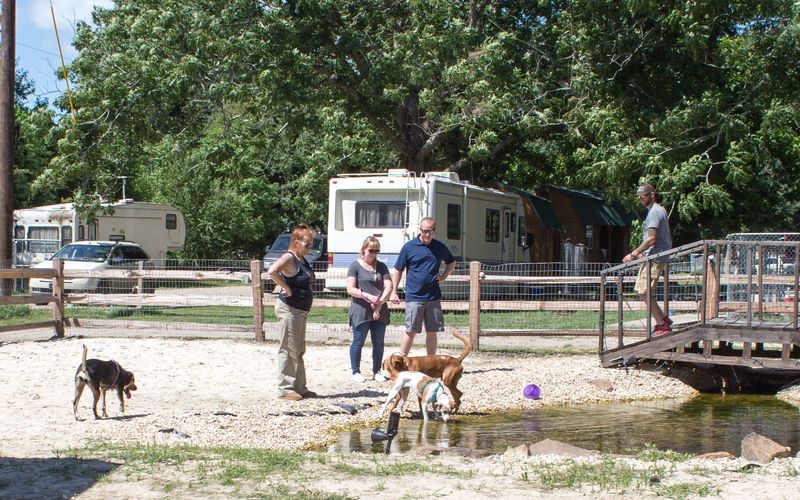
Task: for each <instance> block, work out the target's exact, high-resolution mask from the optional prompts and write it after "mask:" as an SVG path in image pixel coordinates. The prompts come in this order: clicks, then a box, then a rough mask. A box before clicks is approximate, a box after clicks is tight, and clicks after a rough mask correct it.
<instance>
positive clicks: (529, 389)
mask: <svg viewBox="0 0 800 500" xmlns="http://www.w3.org/2000/svg"><path fill="white" fill-rule="evenodd" d="M522 394H524V395H525V397H526V398H528V399H539V398H540V397H541V394H540V391H539V386H538V385H536V384H528V385H526V386H525V389H523V390H522Z"/></svg>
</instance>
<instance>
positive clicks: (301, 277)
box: [267, 224, 317, 401]
mask: <svg viewBox="0 0 800 500" xmlns="http://www.w3.org/2000/svg"><path fill="white" fill-rule="evenodd" d="M314 236H316V235H315V234H314V231H312V230H311V229H309V228H308V226H306V225H305V224H298V225H297V227H296V228H294V231H292V241H291V243H289V250H288V251H287V252H286V253H285V254H283V255H281V256H280V258H278V260H276V261H275V262H274V263H273V264H272V265H271V266H270V267H269V270H268V271H267V273H268V274H269V277H270V278H271V279H272V281H274V282H275V283H277V284H278V285H279V286H280V287H281V292H280V294H279V295H278V300H277V301H276V302H275V316H276V317H277V318H278V335H279V337H280V346H279V347H278V393H279V394H278V399H283V400H288V401H299V400H301V399H304V398H315V397H317V395H316V393H314V392H312V391H309V390H308V387H306V366H305V363H304V361H303V355H304V354H305V352H306V320H307V319H308V312H309V311H310V310H311V303H312V302H313V300H314V295H313V293H312V291H311V284H312V283H313V282H314V271H312V270H311V265H310V264H309V263H308V261H306V259H305V256H306V255H308V253H309V252H310V251H311V248H312V247H313V246H314Z"/></svg>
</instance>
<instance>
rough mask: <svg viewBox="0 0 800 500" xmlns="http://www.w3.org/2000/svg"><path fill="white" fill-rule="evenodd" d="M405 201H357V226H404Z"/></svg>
mask: <svg viewBox="0 0 800 500" xmlns="http://www.w3.org/2000/svg"><path fill="white" fill-rule="evenodd" d="M404 208H405V207H404V205H403V202H373V201H370V202H364V201H359V202H356V227H403V222H404V220H403V219H404V218H403V214H404V211H405V210H404Z"/></svg>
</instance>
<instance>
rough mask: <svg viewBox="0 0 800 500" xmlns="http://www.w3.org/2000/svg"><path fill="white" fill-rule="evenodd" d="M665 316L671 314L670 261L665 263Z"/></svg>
mask: <svg viewBox="0 0 800 500" xmlns="http://www.w3.org/2000/svg"><path fill="white" fill-rule="evenodd" d="M664 316H669V261H667V262H666V264H664Z"/></svg>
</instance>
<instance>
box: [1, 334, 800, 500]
mask: <svg viewBox="0 0 800 500" xmlns="http://www.w3.org/2000/svg"><path fill="white" fill-rule="evenodd" d="M83 333H84V334H87V335H90V337H89V338H81V337H82V336H83V335H81V334H78V335H75V331H73V334H72V336H69V337H67V338H66V339H60V340H48V341H41V340H40V341H35V340H32V339H31V338H30V337H28V338H27V340H17V341H13V342H9V341H8V338H5V339H4V340H5V343H2V344H0V366H1V367H2V372H0V373H1V374H0V400H2V405H0V429H2V433H3V439H2V441H0V498H71V497H76V498H108V497H116V498H164V497H174V498H187V497H196V498H200V497H208V496H209V495H210V496H217V497H220V498H226V497H239V496H251V495H254V494H261V493H259V492H260V491H262V490H261V488H263V487H265V486H264V485H255V486H253V485H250V486H249V487H248V488H245V489H240V488H236V489H230V488H229V487H227V486H224V485H219V486H213V485H212V486H209V487H210V488H211V493H209V491H208V490H203V492H202V493H199V492H198V491H197V490H192V489H191V488H189V487H187V486H185V485H183V484H184V483H183V482H182V481H181V477H182V476H186V475H188V476H191V474H192V472H191V471H188V470H182V469H180V468H178V469H175V468H168V469H151V470H149V471H148V472H147V473H145V474H142V473H137V474H132V473H131V472H130V471H129V470H126V469H125V467H124V466H123V465H122V464H120V463H116V462H106V461H100V460H77V459H72V458H68V457H69V456H70V453H69V449H70V448H79V447H82V446H85V445H86V444H87V443H90V442H91V441H92V440H97V439H100V440H103V441H110V442H112V443H157V444H169V445H172V444H188V445H202V446H206V445H223V446H242V447H255V448H268V449H287V450H296V449H308V448H309V447H311V446H312V445H319V444H321V443H325V442H327V441H330V439H331V436H332V435H333V433H332V432H333V431H334V430H336V429H341V428H344V427H352V426H367V425H372V424H375V423H376V422H377V420H378V409H379V405H380V404H381V403H382V401H383V399H384V398H385V395H386V394H387V390H388V383H379V382H374V381H370V382H367V383H363V384H358V383H355V382H352V381H351V380H350V371H349V362H348V354H347V347H346V345H341V344H339V345H324V344H312V345H309V348H308V352H307V355H306V364H307V369H308V379H309V388H310V389H312V390H314V391H316V392H318V393H319V394H320V396H321V397H320V398H319V399H313V400H306V401H300V402H283V401H278V400H276V398H275V395H276V393H275V379H274V378H275V370H276V368H275V358H276V352H277V346H276V344H274V343H269V342H268V343H260V344H259V343H255V342H252V341H249V340H242V339H213V340H212V339H190V338H164V337H163V336H159V337H158V338H153V337H145V338H124V337H116V338H115V337H108V336H103V335H102V332H92V333H91V334H88V333H87V332H83ZM83 344H86V345H87V346H88V347H89V349H90V357H97V358H101V359H110V358H113V359H115V360H117V361H118V362H119V363H120V364H121V365H122V366H123V367H125V368H126V369H128V370H131V371H133V372H134V374H135V375H136V381H137V385H138V387H139V390H138V391H137V392H135V393H134V394H133V398H132V399H130V400H128V401H127V407H126V410H127V411H126V413H125V414H124V415H122V414H121V413H120V409H119V404H118V401H117V399H116V396H115V395H113V394H111V393H109V394H108V401H107V406H108V413H109V417H110V418H108V419H103V420H95V419H94V418H92V412H91V402H92V397H91V393H90V392H89V391H88V390H87V391H84V394H83V397H82V399H81V401H80V407H79V414H80V417H81V420H80V421H75V419H74V418H73V414H72V398H73V395H74V383H73V377H74V373H75V369H76V367H77V365H78V364H79V362H80V357H81V351H82V345H83ZM457 347H458V346H457V345H455V344H448V345H446V346H445V348H444V349H443V352H447V353H450V354H457V353H458V352H459V351H460V349H458V348H457ZM390 350H391V347H389V348H387V351H390ZM368 358H369V346H367V349H366V350H365V355H364V356H363V360H362V367H363V370H362V371H363V372H364V373H368V372H369V370H368V363H369V362H368ZM464 364H465V374H464V377H463V378H462V381H461V383H460V384H459V387H460V388H461V389H462V390H463V391H464V393H465V395H464V401H463V405H462V411H463V413H465V414H480V413H483V412H492V411H502V410H506V409H519V408H526V407H535V406H539V405H546V404H579V403H585V402H593V401H615V400H616V401H623V400H633V399H649V398H666V397H685V396H690V395H691V394H693V391H692V390H691V389H689V388H688V387H686V386H684V385H682V384H681V383H679V382H676V381H674V380H672V379H669V378H666V377H663V376H660V375H658V374H656V373H649V372H642V371H636V370H631V371H630V372H628V373H627V374H626V372H625V371H624V370H604V369H602V368H601V367H600V366H599V362H598V360H597V358H596V356H592V355H584V356H559V355H549V356H520V355H515V356H504V355H500V354H483V353H473V354H470V356H468V357H467V359H466V361H465V363H464ZM596 379H603V380H605V381H608V382H609V383H610V384H611V385H612V386H613V390H612V391H608V392H606V391H600V390H598V389H597V387H596V386H595V385H593V384H592V383H590V381H592V380H596ZM528 383H537V384H539V385H540V387H541V388H542V392H543V394H544V397H543V398H542V399H541V400H538V401H534V400H529V399H525V398H524V397H523V395H522V391H521V389H522V387H524V386H525V385H526V384H528ZM334 403H346V404H350V405H354V406H356V407H358V408H359V409H360V411H359V412H358V413H356V414H355V415H349V414H345V413H342V414H333V415H329V414H325V413H324V411H322V412H321V414H320V415H317V416H304V417H297V416H292V415H287V414H286V412H292V411H297V412H304V413H306V414H308V413H309V412H314V411H319V410H325V409H330V408H332V407H333V406H332V405H333V404H334ZM793 453H795V454H796V453H797V450H793ZM65 457H67V458H65ZM382 459H383V460H387V461H403V460H410V461H419V460H425V461H434V462H435V463H436V464H437V466H441V467H449V468H452V469H453V470H459V471H462V472H464V474H463V475H459V474H456V475H455V476H450V475H444V476H442V475H435V474H434V475H432V476H431V477H413V476H412V477H408V478H404V480H403V481H400V482H398V483H397V484H395V482H393V481H392V480H391V478H389V479H387V478H385V477H375V478H364V477H350V476H347V474H338V475H336V476H334V477H329V474H330V470H331V467H332V465H331V464H332V463H335V462H337V461H342V462H346V463H347V464H349V465H353V464H367V465H369V464H372V465H373V466H374V460H375V457H373V456H371V455H362V454H358V453H355V454H348V455H344V456H342V455H336V454H331V455H330V456H329V457H328V458H327V459H325V460H321V461H320V462H319V463H311V464H308V465H306V466H305V472H304V476H303V477H306V478H308V481H309V485H313V487H312V486H305V485H304V486H303V488H304V489H305V491H313V492H324V493H325V494H342V495H349V496H351V497H356V498H378V497H380V498H386V497H387V496H388V497H391V498H399V497H403V496H406V497H413V498H428V497H431V496H437V497H445V498H451V497H452V498H455V497H456V496H458V497H463V496H464V495H468V497H469V498H496V497H499V496H501V497H503V498H536V497H554V496H555V497H573V496H574V495H575V494H576V493H578V494H581V495H584V496H586V495H588V496H591V497H607V498H616V497H617V496H616V495H617V493H602V492H599V491H592V490H591V489H586V488H584V489H583V490H580V491H573V492H568V491H563V492H559V491H548V490H545V489H542V488H541V487H540V486H537V484H535V482H533V481H530V480H527V479H522V478H526V477H528V475H529V474H533V472H534V471H535V470H537V467H538V466H539V465H540V462H539V461H540V460H542V459H541V458H527V457H504V456H493V457H488V458H481V459H477V458H464V457H457V456H452V455H442V456H437V457H424V458H419V457H413V456H409V457H407V456H391V457H386V458H382ZM551 460H552V459H551ZM323 462H325V463H327V464H328V465H323ZM689 464H691V461H690V462H689ZM745 465H746V463H745V462H742V460H741V459H738V460H724V461H719V460H713V461H703V462H702V464H695V465H685V464H681V465H680V467H677V468H675V469H674V475H673V477H672V479H671V481H688V482H697V481H705V482H707V483H708V484H709V485H710V488H711V489H710V491H711V492H712V493H713V494H718V495H720V496H723V497H730V498H734V497H741V496H752V495H758V496H766V495H767V494H768V493H769V494H770V496H771V497H773V498H800V480H799V479H797V477H794V476H797V475H798V474H800V458H790V459H783V460H782V461H777V462H774V463H773V464H771V465H770V466H769V467H758V468H757V469H756V470H755V472H753V471H752V470H751V469H748V470H747V471H745V472H743V471H744V470H745V469H744V467H745ZM326 467H327V468H326ZM315 468H316V469H319V470H316V471H315ZM323 469H324V470H323ZM701 469H702V470H703V471H706V472H703V473H697V474H694V473H692V472H691V471H693V470H694V471H697V470H701ZM708 471H711V472H713V473H707V472H708ZM320 472H324V474H322V475H321V474H320ZM431 481H433V484H435V485H436V488H435V491H427V490H424V491H422V492H421V491H420V490H419V488H429V487H430V485H431ZM189 482H191V481H189ZM165 483H167V484H178V485H183V486H177V487H175V486H172V487H170V488H177V489H170V488H166V487H165ZM304 484H305V483H304ZM487 485H491V486H487ZM295 486H297V485H295ZM652 491H655V490H648V494H651V493H652ZM774 492H777V494H773V493H774ZM623 494H624V492H623V493H620V495H623ZM762 494H763V495H762ZM776 495H777V496H776ZM267 496H269V495H267ZM620 497H621V496H620Z"/></svg>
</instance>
